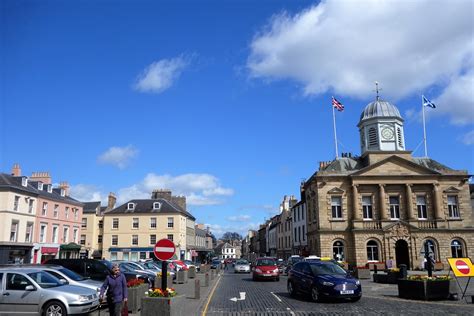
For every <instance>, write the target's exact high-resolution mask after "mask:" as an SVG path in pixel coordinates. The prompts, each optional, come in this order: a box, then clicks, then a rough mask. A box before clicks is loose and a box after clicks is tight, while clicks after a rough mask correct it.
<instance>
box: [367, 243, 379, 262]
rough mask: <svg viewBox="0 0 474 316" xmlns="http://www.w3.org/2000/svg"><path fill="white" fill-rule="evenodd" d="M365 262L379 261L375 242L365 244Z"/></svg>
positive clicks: (377, 247) (377, 246)
mask: <svg viewBox="0 0 474 316" xmlns="http://www.w3.org/2000/svg"><path fill="white" fill-rule="evenodd" d="M367 260H368V261H379V245H378V244H377V242H376V241H375V240H369V241H368V242H367Z"/></svg>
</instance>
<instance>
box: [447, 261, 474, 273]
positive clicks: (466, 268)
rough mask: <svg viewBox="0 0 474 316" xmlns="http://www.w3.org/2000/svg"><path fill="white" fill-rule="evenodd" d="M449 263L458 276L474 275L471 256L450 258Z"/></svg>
mask: <svg viewBox="0 0 474 316" xmlns="http://www.w3.org/2000/svg"><path fill="white" fill-rule="evenodd" d="M448 262H449V265H450V266H451V269H452V270H453V272H454V275H455V276H457V277H472V276H474V266H473V264H472V262H471V259H469V258H448Z"/></svg>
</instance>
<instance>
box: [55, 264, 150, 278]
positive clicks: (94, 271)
mask: <svg viewBox="0 0 474 316" xmlns="http://www.w3.org/2000/svg"><path fill="white" fill-rule="evenodd" d="M46 263H47V264H57V265H61V266H63V267H65V268H68V269H69V270H72V271H74V272H76V273H77V274H79V275H81V276H83V277H86V278H90V279H92V280H97V281H104V280H105V279H106V277H107V275H109V274H110V273H111V272H112V263H111V262H110V261H107V260H95V259H51V260H48V261H47V262H46ZM122 273H123V274H124V275H125V278H126V279H127V281H128V280H132V279H141V280H143V281H145V282H147V283H152V280H150V279H149V278H148V276H146V275H140V274H139V273H134V272H122Z"/></svg>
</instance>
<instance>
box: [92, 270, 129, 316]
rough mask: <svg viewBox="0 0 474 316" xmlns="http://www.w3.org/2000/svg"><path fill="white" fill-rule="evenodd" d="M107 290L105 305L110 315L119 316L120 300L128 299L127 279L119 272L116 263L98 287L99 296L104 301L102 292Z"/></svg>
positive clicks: (125, 300) (120, 309)
mask: <svg viewBox="0 0 474 316" xmlns="http://www.w3.org/2000/svg"><path fill="white" fill-rule="evenodd" d="M105 291H107V305H108V307H109V314H110V316H121V312H122V302H125V303H126V302H127V301H128V290H127V280H126V279H125V276H124V275H123V274H121V273H120V268H119V266H118V265H116V264H114V265H113V266H112V274H111V275H108V276H107V278H106V279H105V281H104V284H102V287H101V288H100V295H99V298H100V300H101V301H104V293H105Z"/></svg>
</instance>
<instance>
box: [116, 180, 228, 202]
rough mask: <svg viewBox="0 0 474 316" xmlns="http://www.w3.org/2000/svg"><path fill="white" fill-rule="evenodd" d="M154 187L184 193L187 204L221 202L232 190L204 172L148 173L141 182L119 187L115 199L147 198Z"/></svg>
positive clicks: (124, 200)
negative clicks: (174, 174)
mask: <svg viewBox="0 0 474 316" xmlns="http://www.w3.org/2000/svg"><path fill="white" fill-rule="evenodd" d="M155 189H170V190H171V191H172V193H173V195H184V196H186V201H187V204H188V205H215V204H222V203H223V201H222V200H221V199H219V198H220V197H221V196H223V195H226V196H228V195H232V194H233V192H234V191H233V190H232V189H229V188H224V187H222V186H221V184H220V181H219V179H218V178H216V177H215V176H213V175H210V174H206V173H188V174H183V175H179V176H175V177H173V176H171V175H167V174H165V175H157V174H154V173H149V174H147V175H146V176H145V178H144V179H143V180H142V181H141V182H139V183H137V184H134V185H132V186H130V187H127V188H122V189H120V190H119V192H118V196H117V200H118V201H120V202H121V203H123V202H126V201H128V200H130V199H136V198H149V197H150V196H151V192H152V191H153V190H155Z"/></svg>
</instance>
